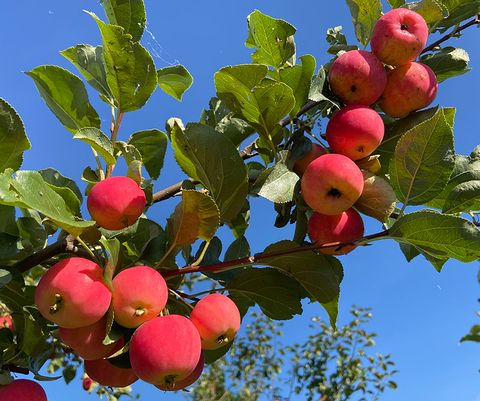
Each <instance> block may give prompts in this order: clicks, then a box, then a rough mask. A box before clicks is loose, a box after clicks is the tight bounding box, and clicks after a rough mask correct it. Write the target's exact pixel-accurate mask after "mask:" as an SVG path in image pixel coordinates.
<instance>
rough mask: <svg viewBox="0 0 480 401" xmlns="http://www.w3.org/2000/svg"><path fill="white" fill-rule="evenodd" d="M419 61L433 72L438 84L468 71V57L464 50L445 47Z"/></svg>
mask: <svg viewBox="0 0 480 401" xmlns="http://www.w3.org/2000/svg"><path fill="white" fill-rule="evenodd" d="M420 61H421V62H422V63H423V64H426V65H428V66H429V67H430V68H431V69H432V70H433V72H434V73H435V75H436V76H437V80H438V82H443V81H445V80H446V79H448V78H453V77H457V76H459V75H463V74H465V73H467V72H468V71H470V68H468V63H469V61H470V57H469V56H468V53H467V52H466V51H465V50H463V49H460V48H455V47H445V48H443V49H441V50H438V51H436V52H435V53H428V54H427V55H425V56H423V57H422V58H421V59H420Z"/></svg>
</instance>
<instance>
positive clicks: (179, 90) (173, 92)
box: [157, 64, 193, 101]
mask: <svg viewBox="0 0 480 401" xmlns="http://www.w3.org/2000/svg"><path fill="white" fill-rule="evenodd" d="M157 79H158V85H159V86H160V88H162V90H163V91H164V92H165V93H166V94H167V95H170V96H171V97H173V98H174V99H177V100H180V101H181V100H182V97H183V94H184V93H185V92H186V91H187V90H188V89H189V88H190V87H191V86H192V83H193V77H192V76H191V75H190V73H189V72H188V70H187V69H186V68H185V67H184V66H183V65H180V64H179V65H173V66H168V67H165V68H160V69H159V70H158V71H157Z"/></svg>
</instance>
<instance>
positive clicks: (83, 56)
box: [60, 45, 115, 106]
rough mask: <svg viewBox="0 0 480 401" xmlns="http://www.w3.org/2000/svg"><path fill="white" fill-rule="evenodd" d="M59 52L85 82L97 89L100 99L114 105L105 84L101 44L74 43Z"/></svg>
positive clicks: (105, 75)
mask: <svg viewBox="0 0 480 401" xmlns="http://www.w3.org/2000/svg"><path fill="white" fill-rule="evenodd" d="M60 54H61V55H62V56H63V57H65V58H66V59H67V60H68V61H70V62H71V63H72V64H73V65H74V66H75V67H76V68H77V70H78V71H79V72H80V73H81V74H82V75H83V77H84V78H85V79H86V80H87V82H88V83H89V84H90V85H91V86H92V87H93V88H94V89H95V90H97V92H98V93H99V95H100V98H101V99H102V100H104V101H105V102H107V103H108V104H110V105H112V106H114V105H115V102H114V100H113V95H112V92H111V91H110V88H109V87H108V84H107V73H106V72H105V64H104V60H103V47H102V46H96V47H94V46H91V45H76V46H73V47H69V48H68V49H65V50H62V51H61V52H60Z"/></svg>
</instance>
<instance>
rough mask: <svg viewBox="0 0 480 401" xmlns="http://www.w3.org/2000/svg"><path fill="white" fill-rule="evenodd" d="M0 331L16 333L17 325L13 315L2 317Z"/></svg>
mask: <svg viewBox="0 0 480 401" xmlns="http://www.w3.org/2000/svg"><path fill="white" fill-rule="evenodd" d="M0 329H10V331H11V332H12V333H13V332H14V331H15V323H14V321H13V319H12V316H11V315H5V316H0Z"/></svg>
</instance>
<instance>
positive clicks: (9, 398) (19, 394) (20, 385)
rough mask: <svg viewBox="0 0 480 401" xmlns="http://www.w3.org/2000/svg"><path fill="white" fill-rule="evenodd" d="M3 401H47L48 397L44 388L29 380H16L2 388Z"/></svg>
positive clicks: (0, 393)
mask: <svg viewBox="0 0 480 401" xmlns="http://www.w3.org/2000/svg"><path fill="white" fill-rule="evenodd" d="M0 400H2V401H47V395H46V394H45V391H44V390H43V388H42V386H40V384H38V383H37V382H34V381H32V380H28V379H18V380H14V381H13V382H11V383H10V384H7V385H6V386H3V387H0Z"/></svg>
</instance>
